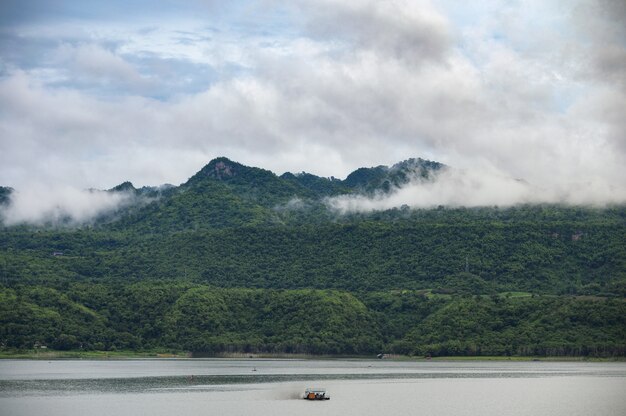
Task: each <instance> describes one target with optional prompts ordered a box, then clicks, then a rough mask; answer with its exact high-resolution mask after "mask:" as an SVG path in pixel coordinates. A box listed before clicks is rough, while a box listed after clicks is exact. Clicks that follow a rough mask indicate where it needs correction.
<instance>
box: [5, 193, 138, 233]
mask: <svg viewBox="0 0 626 416" xmlns="http://www.w3.org/2000/svg"><path fill="white" fill-rule="evenodd" d="M133 202H135V196H134V195H132V194H130V193H124V192H105V191H85V190H78V189H76V188H72V187H68V186H63V185H61V186H57V187H52V188H51V187H50V186H48V185H42V184H31V185H30V186H28V187H26V188H24V189H21V190H15V191H13V192H12V193H11V196H10V203H9V205H8V206H6V207H1V208H0V219H2V222H3V223H4V224H5V225H7V226H11V225H16V224H23V223H28V224H37V225H68V224H69V225H76V224H84V223H87V222H89V221H92V220H94V219H95V218H97V217H98V216H100V215H104V214H108V213H112V212H114V211H115V210H117V209H119V208H121V207H124V206H128V205H129V204H131V203H133Z"/></svg>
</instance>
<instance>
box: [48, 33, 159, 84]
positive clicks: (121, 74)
mask: <svg viewBox="0 0 626 416" xmlns="http://www.w3.org/2000/svg"><path fill="white" fill-rule="evenodd" d="M54 55H55V56H54V58H53V59H54V60H55V61H56V62H55V63H56V66H60V67H64V68H66V71H67V76H68V77H72V82H74V83H76V82H80V83H82V84H87V85H89V84H91V83H99V84H103V85H104V86H106V87H109V88H110V87H113V88H123V89H124V90H125V91H126V92H127V93H128V92H129V93H133V92H142V91H146V90H148V89H149V88H152V87H154V85H153V83H152V82H151V80H150V79H148V78H146V77H144V76H142V75H141V74H140V73H139V71H138V70H137V69H136V68H135V67H134V66H133V65H131V64H130V63H128V62H127V61H126V60H124V59H123V58H122V57H121V56H119V55H118V54H116V53H114V52H112V51H110V50H108V49H105V48H103V47H102V46H100V45H98V44H81V45H77V46H74V45H71V44H64V45H61V46H60V47H59V48H57V50H56V52H55V54H54Z"/></svg>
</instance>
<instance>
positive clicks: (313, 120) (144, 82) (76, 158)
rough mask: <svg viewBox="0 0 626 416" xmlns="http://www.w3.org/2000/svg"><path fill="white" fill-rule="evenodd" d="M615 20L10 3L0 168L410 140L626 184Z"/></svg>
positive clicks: (87, 178) (2, 72) (307, 155)
mask: <svg viewBox="0 0 626 416" xmlns="http://www.w3.org/2000/svg"><path fill="white" fill-rule="evenodd" d="M466 3H471V5H468V4H466ZM625 22H626V2H624V1H621V0H595V1H591V0H589V1H587V0H568V1H555V0H536V1H532V0H521V1H515V0H502V1H499V0H487V1H480V2H462V1H454V0H441V1H434V0H433V1H421V0H416V1H410V0H397V1H383V0H371V1H370V0H350V1H346V0H315V1H314V0H290V1H284V2H282V1H273V0H267V1H231V2H223V1H212V0H195V1H174V0H170V1H149V0H140V1H132V0H119V1H118V0H111V1H96V0H56V1H49V0H3V1H2V2H0V185H5V186H12V187H14V188H18V189H20V188H22V189H23V188H25V187H29V186H37V187H39V188H38V189H41V187H45V186H63V187H71V188H77V189H80V188H90V187H94V188H101V189H106V188H110V187H113V186H114V185H116V184H119V183H121V182H123V181H125V180H130V181H132V182H133V183H134V184H135V185H136V186H143V185H158V184H162V183H172V184H180V183H181V182H184V181H185V180H186V179H187V178H188V177H190V176H191V175H193V174H194V173H195V172H196V171H198V170H199V169H200V168H201V167H202V166H203V165H204V164H206V163H207V162H208V161H209V160H211V159H212V158H214V157H217V156H227V157H229V158H231V159H233V160H236V161H239V162H241V163H244V164H247V165H252V166H259V167H264V168H266V169H270V170H272V171H274V172H276V173H277V174H281V173H283V172H285V171H292V172H300V171H307V172H311V173H314V174H317V175H321V176H331V175H332V176H335V177H339V178H344V177H345V176H346V175H347V174H348V173H349V172H351V171H352V170H354V169H356V168H358V167H361V166H375V165H380V164H393V163H395V162H398V161H401V160H404V159H407V158H410V157H422V158H426V159H431V160H436V161H439V162H443V163H446V164H448V165H451V166H455V167H458V168H462V169H467V170H470V171H471V170H474V171H479V172H490V173H492V174H494V175H498V176H499V177H512V178H523V179H524V180H526V181H527V182H529V183H532V184H536V185H537V186H541V187H544V188H550V189H552V188H554V189H568V190H569V191H572V190H575V191H576V192H581V193H582V194H585V193H586V192H587V191H591V190H593V192H594V195H595V196H596V197H598V195H600V198H601V197H602V195H610V197H611V198H612V200H617V201H625V200H626V190H625V185H624V182H625V181H624V178H626V163H625V162H626V158H625V156H626V70H625V68H626V24H625ZM505 188H506V187H505ZM583 199H584V198H583Z"/></svg>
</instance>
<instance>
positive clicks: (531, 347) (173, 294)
mask: <svg viewBox="0 0 626 416" xmlns="http://www.w3.org/2000/svg"><path fill="white" fill-rule="evenodd" d="M445 169H451V168H449V167H447V166H445V165H442V164H439V163H437V162H431V161H426V160H422V159H408V160H406V161H404V162H400V163H397V164H395V165H393V166H390V167H388V166H376V167H370V168H360V169H357V170H355V171H354V172H352V173H350V175H348V176H347V177H346V178H345V179H344V180H341V179H337V178H332V177H331V178H322V177H318V176H315V175H312V174H309V173H305V172H302V173H297V174H292V173H285V174H282V175H280V176H277V175H276V174H274V173H273V172H271V171H268V170H265V169H261V168H256V167H249V166H245V165H242V164H240V163H237V162H234V161H231V160H229V159H227V158H223V157H222V158H217V159H215V160H212V161H210V162H209V163H208V164H207V165H206V166H204V167H203V168H202V169H201V170H200V171H199V172H198V173H196V174H195V175H193V176H192V177H191V178H189V180H187V181H186V182H185V183H183V184H181V185H179V186H171V185H168V186H161V187H142V188H136V187H135V186H134V185H133V184H132V183H130V182H124V183H122V184H120V185H118V186H116V187H114V188H112V189H110V190H108V191H106V192H109V193H119V194H123V195H124V196H127V195H130V197H129V198H126V197H125V198H118V199H122V200H124V201H125V203H124V204H123V205H121V206H119V207H118V208H117V210H116V211H114V212H113V213H111V214H110V215H108V216H103V217H102V218H99V219H98V220H97V221H96V222H93V223H89V224H85V225H83V226H64V227H56V228H55V227H52V226H35V225H32V226H24V225H22V226H14V227H8V226H5V227H3V228H2V229H1V232H0V351H2V350H5V349H20V348H22V349H24V348H32V346H33V345H34V344H36V343H39V344H41V343H44V344H45V345H48V346H50V347H53V348H56V349H78V348H83V349H100V350H115V349H120V348H121V349H131V350H140V349H157V350H172V349H173V350H180V349H184V350H190V351H201V352H204V353H220V352H225V351H231V352H232V351H239V352H279V353H284V352H287V353H315V354H373V353H377V352H380V351H384V352H390V353H401V354H409V355H427V354H430V355H533V354H536V355H561V356H562V355H577V356H602V357H613V356H625V355H626V331H625V328H626V302H624V299H625V298H626V245H625V244H624V235H626V221H625V219H626V207H624V206H611V207H607V208H602V209H596V208H590V207H572V206H564V205H519V206H512V207H509V208H498V207H481V208H471V209H470V208H449V207H443V206H440V207H438V208H436V209H410V208H408V207H404V208H393V209H388V210H381V211H373V212H365V213H351V214H341V213H339V212H337V211H335V210H334V209H332V207H330V205H329V204H328V201H329V199H331V198H333V197H337V196H355V195H356V196H359V197H362V198H367V197H373V199H376V198H378V197H380V195H382V194H385V193H393V192H394V191H395V189H396V188H398V187H402V186H403V185H405V184H407V183H408V182H411V181H413V180H417V181H431V180H436V177H437V174H438V173H439V172H441V171H443V170H445ZM11 192H12V190H11V189H10V188H0V204H1V203H7V201H9V199H10V196H11ZM118 196H119V195H118ZM3 201H4V202H3Z"/></svg>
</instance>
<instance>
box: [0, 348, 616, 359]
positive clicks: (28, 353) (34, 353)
mask: <svg viewBox="0 0 626 416" xmlns="http://www.w3.org/2000/svg"><path fill="white" fill-rule="evenodd" d="M211 358H215V359H232V360H245V359H276V360H280V359H283V360H372V361H379V360H380V361H395V362H398V361H416V362H430V361H434V362H454V361H520V362H521V361H525V362H530V361H543V362H626V357H586V356H569V357H558V356H557V357H536V356H447V357H419V356H401V355H386V356H385V357H384V358H382V359H379V358H377V357H376V356H374V355H360V356H355V355H312V354H285V353H215V354H206V353H204V354H203V353H200V354H198V353H196V354H194V353H191V352H187V351H175V352H172V351H170V352H165V351H55V350H47V351H40V350H11V351H8V350H5V351H0V360H15V359H18V360H19V359H23V360H72V359H78V360H132V359H162V360H168V359H211Z"/></svg>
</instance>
